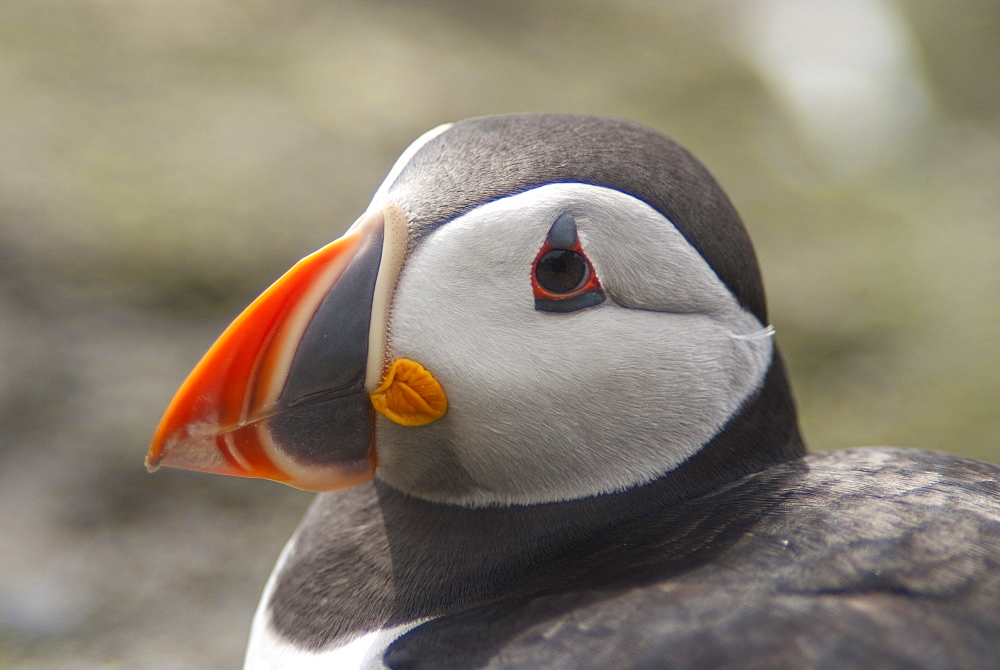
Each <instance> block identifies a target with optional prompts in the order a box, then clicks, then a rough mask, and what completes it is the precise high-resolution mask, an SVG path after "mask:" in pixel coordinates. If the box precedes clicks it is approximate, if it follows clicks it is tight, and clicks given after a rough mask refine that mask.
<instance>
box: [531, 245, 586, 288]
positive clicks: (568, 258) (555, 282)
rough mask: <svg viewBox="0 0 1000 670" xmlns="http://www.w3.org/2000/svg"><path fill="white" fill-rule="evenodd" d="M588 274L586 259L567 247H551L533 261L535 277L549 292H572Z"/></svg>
mask: <svg viewBox="0 0 1000 670" xmlns="http://www.w3.org/2000/svg"><path fill="white" fill-rule="evenodd" d="M589 276H590V266H589V265H588V264H587V259H585V258H584V257H583V256H581V255H580V254H578V253H577V252H575V251H570V250H569V249H553V250H552V251H549V252H547V253H545V254H542V257H541V258H539V259H538V262H537V263H535V279H536V280H537V281H538V285H539V286H541V287H542V288H543V289H545V290H546V291H548V292H549V293H556V294H560V293H572V292H573V291H575V290H577V289H578V288H580V287H581V286H582V285H583V284H584V282H586V281H587V278H588V277H589Z"/></svg>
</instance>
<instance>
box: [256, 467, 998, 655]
mask: <svg viewBox="0 0 1000 670" xmlns="http://www.w3.org/2000/svg"><path fill="white" fill-rule="evenodd" d="M998 481H1000V469H998V468H997V467H995V466H991V465H986V464H983V463H978V462H975V461H970V460H967V459H963V458H959V457H956V456H951V455H946V454H941V453H936V452H927V451H916V450H907V449H858V450H851V451H842V452H833V453H826V454H814V455H810V456H808V457H806V458H804V459H801V460H796V461H791V462H787V463H783V464H780V465H777V466H774V467H771V468H768V469H766V470H763V471H761V472H757V473H754V474H751V475H748V476H746V477H744V478H743V479H741V480H739V481H737V482H734V483H732V484H730V485H728V486H725V487H722V488H720V489H718V490H715V491H712V492H710V493H707V494H705V495H702V496H698V497H696V498H694V499H691V500H687V501H684V502H681V503H675V504H672V505H670V506H666V507H663V508H662V509H660V510H659V513H658V514H650V513H649V510H648V509H646V508H644V507H643V506H642V505H639V506H638V507H637V509H636V516H635V518H632V519H629V520H623V519H621V518H617V516H616V517H613V518H609V517H602V518H601V521H600V522H599V523H593V520H594V517H592V516H591V517H580V516H579V515H577V514H574V515H573V517H574V518H576V519H577V523H575V524H571V526H572V527H571V528H569V529H567V528H566V527H565V526H562V527H559V528H553V530H552V533H551V534H550V536H549V537H545V538H542V539H541V541H540V542H538V543H537V545H527V544H526V545H520V543H519V539H518V537H517V536H516V535H515V536H508V539H509V545H508V546H507V547H506V551H503V552H501V554H494V553H493V550H494V549H495V548H496V540H495V538H496V536H497V535H498V534H502V533H504V532H505V531H507V530H514V528H516V527H519V526H520V527H522V528H524V529H525V530H528V531H529V533H528V534H529V536H530V535H531V534H530V527H531V526H532V525H533V523H532V519H530V518H527V517H528V516H530V514H527V511H528V510H529V509H530V508H523V509H522V510H521V512H522V513H526V514H525V518H521V519H517V520H516V521H515V522H514V523H512V524H510V527H506V523H505V522H503V521H500V517H502V516H506V515H504V514H503V511H502V510H490V509H486V510H462V511H461V514H468V515H470V516H478V517H479V518H478V520H477V521H478V523H475V524H470V523H469V522H470V521H472V519H470V518H461V519H453V521H452V522H451V523H449V522H448V521H447V520H446V517H448V516H450V515H449V512H448V510H447V509H434V507H435V506H428V505H425V504H421V503H419V502H417V501H414V500H411V499H406V498H405V497H403V496H399V495H398V494H394V493H393V492H391V491H389V490H385V489H380V488H379V487H376V486H366V487H362V488H361V489H358V490H355V491H351V492H348V493H347V494H346V496H345V495H344V494H337V495H333V496H323V497H321V498H320V499H319V500H318V501H317V503H316V505H315V506H314V508H313V510H312V511H311V512H310V515H309V516H308V517H307V518H306V520H305V522H304V528H306V529H308V530H307V532H305V533H304V534H303V535H302V541H303V542H304V545H303V552H302V555H301V558H299V559H298V560H296V561H293V562H292V563H291V564H290V565H289V566H288V569H287V570H286V571H285V580H286V583H285V584H283V587H282V591H284V593H285V594H286V595H291V594H292V593H294V594H296V597H295V598H285V599H277V600H276V601H275V603H274V606H275V610H274V614H275V616H276V621H277V622H281V623H284V624H285V625H284V626H282V628H284V632H285V633H286V634H290V635H291V637H292V638H293V639H294V638H298V639H299V640H300V641H301V642H306V641H307V640H308V641H309V642H311V643H313V644H317V643H320V642H321V641H322V640H327V641H329V640H330V639H331V635H332V634H333V633H335V632H336V630H337V628H336V625H333V624H335V623H336V621H335V620H336V619H340V621H339V623H340V625H342V626H346V627H347V628H353V627H354V626H355V625H364V623H365V622H364V618H365V617H364V616H363V615H362V616H360V617H358V616H351V613H349V612H344V613H342V614H343V618H340V617H338V616H337V614H336V613H334V614H333V616H332V618H331V613H330V612H326V613H325V616H324V613H323V612H322V611H320V609H319V605H320V601H319V598H320V597H322V598H323V602H326V603H329V602H352V603H359V602H365V603H368V604H369V606H370V607H371V608H373V609H374V610H378V612H374V611H373V612H371V614H372V615H374V617H375V618H381V617H382V616H385V615H388V616H387V619H388V623H389V624H392V623H394V622H398V621H401V620H407V619H410V618H413V617H419V616H421V615H423V616H426V615H428V614H443V615H444V616H442V617H441V618H439V619H437V620H435V621H432V622H429V623H426V624H424V625H421V626H418V627H417V628H415V629H413V630H412V631H410V632H409V633H407V634H405V635H404V636H402V637H401V638H400V639H398V640H397V641H396V642H395V643H393V644H392V645H391V646H390V647H389V649H388V651H387V653H386V656H385V662H386V664H387V665H388V666H389V667H392V668H400V669H403V668H413V669H417V668H438V669H443V668H540V667H544V668H691V667H732V668H747V667H794V668H800V667H828V668H862V667H864V668H871V667H927V668H971V667H976V668H984V667H1000V502H998V501H1000V485H998ZM403 510H408V512H403ZM550 511H552V510H550ZM578 511H579V510H578ZM399 513H402V517H403V518H400V517H399ZM551 521H552V519H551V518H550V519H548V520H547V522H551ZM567 521H568V517H567ZM470 534H471V537H470ZM331 538H339V541H336V542H333V541H331ZM491 538H494V539H492V540H491ZM535 539H536V540H538V539H539V538H537V537H536V538H535ZM314 543H315V544H314ZM321 545H322V547H321ZM477 547H478V549H477ZM470 552H471V553H470ZM470 559H471V560H470ZM481 561H482V562H481ZM484 563H485V564H486V565H484ZM491 563H492V565H491ZM346 566H354V567H353V569H351V570H350V571H349V572H346V571H345V568H346ZM487 566H488V567H490V568H492V569H490V570H482V568H483V567H487ZM462 569H468V570H471V571H472V572H473V573H480V572H481V571H482V574H481V575H480V579H478V580H476V581H474V582H469V581H466V579H467V578H468V576H469V575H468V574H463V572H462ZM434 574H437V577H438V580H437V581H435V579H434V578H433V575H434ZM355 580H360V582H361V583H360V584H359V583H358V581H355ZM414 584H420V586H419V587H416V588H414V587H413V585H414ZM427 593H437V594H439V596H438V598H437V599H436V602H431V603H429V602H428V600H427V599H426V598H425V596H426V594H427ZM293 601H294V602H296V603H297V604H296V605H295V606H292V605H291V604H290V603H292V602H293ZM446 601H447V602H446ZM421 603H422V604H423V606H421ZM428 604H429V605H430V608H429V609H430V611H428V610H427V609H425V607H426V606H427V605H428ZM421 610H423V611H421ZM356 614H357V613H355V615H356ZM359 619H360V621H359ZM333 637H336V636H335V635H333Z"/></svg>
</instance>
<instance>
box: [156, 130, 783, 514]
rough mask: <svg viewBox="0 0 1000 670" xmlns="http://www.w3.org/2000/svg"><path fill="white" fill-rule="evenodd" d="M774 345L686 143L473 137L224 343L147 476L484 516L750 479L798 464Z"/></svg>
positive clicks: (290, 277)
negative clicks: (726, 477)
mask: <svg viewBox="0 0 1000 670" xmlns="http://www.w3.org/2000/svg"><path fill="white" fill-rule="evenodd" d="M772 332H773V331H772V329H771V328H770V327H769V325H768V320H767V313H766V306H765V301H764V290H763V286H762V283H761V279H760V273H759V271H758V269H757V262H756V259H755V256H754V252H753V248H752V246H751V244H750V240H749V238H748V236H747V234H746V232H745V230H744V228H743V225H742V223H741V222H740V219H739V216H738V214H737V213H736V211H735V209H734V208H733V206H732V205H731V204H730V202H729V200H728V198H727V197H726V196H725V194H724V193H723V191H722V190H721V189H720V188H719V186H718V185H717V184H716V182H715V181H714V179H713V178H712V177H711V175H709V173H708V172H707V171H706V170H705V168H704V167H703V166H702V165H701V164H700V163H699V162H698V161H697V159H695V158H694V157H693V156H692V155H691V154H689V153H688V152H687V151H685V150H684V149H683V148H681V147H680V146H679V145H677V144H676V143H674V142H673V141H672V140H670V139H668V138H666V137H664V136H662V135H660V134H658V133H656V132H654V131H651V130H649V129H647V128H644V127H641V126H638V125H635V124H632V123H628V122H623V121H617V120H609V119H602V118H595V117H588V116H574V115H549V114H525V115H513V116H500V117H487V118H482V119H473V120H469V121H463V122H460V123H456V124H450V125H445V126H441V127H439V128H436V129H434V130H432V131H430V132H428V133H426V134H424V135H423V136H422V137H420V138H419V139H417V141H416V142H414V144H413V145H411V146H410V147H409V148H408V149H407V150H406V151H405V152H404V153H403V155H402V156H401V157H400V158H399V160H398V161H397V163H396V165H395V166H394V167H393V169H392V170H391V172H390V173H389V175H388V177H387V178H386V180H385V181H384V182H383V184H382V185H381V187H380V188H379V189H378V191H377V193H376V194H375V197H374V199H373V201H372V203H371V205H370V206H369V207H368V210H367V211H366V212H365V213H364V214H363V215H362V216H361V217H360V218H359V219H358V220H357V221H356V222H355V223H354V225H353V226H352V227H351V228H350V229H349V230H348V231H347V233H346V234H345V235H344V236H343V237H342V238H341V239H339V240H337V241H335V242H333V243H332V244H330V245H328V246H326V247H324V248H323V249H320V250H319V251H317V252H316V253H314V254H312V255H311V256H308V257H307V258H305V259H303V260H302V261H300V262H299V263H298V264H297V265H295V266H294V267H293V268H292V269H291V270H290V271H289V272H288V273H286V274H285V275H284V276H283V277H281V278H280V279H279V280H278V281H277V282H276V283H275V284H274V285H272V286H271V287H270V288H269V289H268V290H267V291H266V292H265V293H264V294H263V295H262V296H260V297H259V298H258V299H257V300H256V301H254V303H253V304H251V305H250V307H249V308H247V310H246V311H245V312H244V313H243V314H241V315H240V316H239V317H238V318H237V319H236V321H234V323H233V324H232V325H231V326H230V327H229V328H228V329H227V330H226V331H225V332H224V333H223V334H222V336H221V337H220V338H219V340H218V341H217V342H216V343H215V345H214V346H213V347H212V348H211V349H210V350H209V352H208V353H207V354H206V355H205V357H204V358H203V359H202V361H201V362H200V363H199V364H198V366H197V367H196V368H195V370H194V371H193V372H192V373H191V375H190V377H189V378H188V379H187V381H186V382H185V383H184V385H183V386H182V387H181V389H180V391H179V392H178V394H177V396H176V397H175V399H174V400H173V402H172V404H171V405H170V407H169V408H168V409H167V412H166V414H165V415H164V417H163V419H162V421H161V423H160V426H159V428H158V430H157V432H156V435H155V437H154V439H153V442H152V445H151V447H150V450H149V454H148V456H147V465H148V466H149V467H150V468H151V469H152V468H155V467H157V466H159V465H167V466H172V467H181V468H189V469H194V470H203V471H208V472H216V473H221V474H229V475H239V476H246V477H262V478H267V479H274V480H277V481H280V482H284V483H286V484H289V485H291V486H295V487H297V488H302V489H306V490H313V491H327V490H334V489H339V488H345V487H350V486H354V485H357V484H359V483H362V482H364V481H367V480H369V479H371V478H372V477H373V476H377V477H378V478H380V479H381V480H383V481H384V482H385V483H386V484H388V485H389V486H391V487H393V488H396V489H398V490H400V491H402V492H405V493H407V494H410V495H413V496H416V497H419V498H423V499H426V500H430V501H434V502H442V503H450V504H458V505H464V506H484V505H497V504H501V505H504V504H534V503H543V502H554V501H562V500H573V499H578V498H583V497H588V496H593V495H599V494H603V493H611V492H615V491H621V490H625V489H629V488H632V487H635V486H639V485H642V484H645V483H648V482H651V481H653V480H656V479H660V478H662V477H669V476H670V475H671V474H672V473H675V472H681V471H685V472H689V471H691V468H690V465H691V463H699V462H704V464H705V466H704V467H702V468H700V470H698V471H699V472H700V476H702V477H708V478H713V477H714V478H717V479H718V478H723V475H722V474H721V473H722V472H723V471H725V472H728V473H730V475H731V476H734V475H738V474H742V472H744V471H747V470H749V469H753V468H754V467H759V466H760V464H762V463H766V462H770V461H773V460H779V459H783V458H791V457H794V456H797V455H799V454H800V453H801V451H802V447H801V441H800V440H799V439H798V433H797V429H796V427H795V417H794V408H793V406H792V402H791V395H790V392H789V390H788V387H787V383H786V381H785V376H784V370H783V368H782V367H781V364H780V358H779V357H778V354H777V350H776V348H775V346H774V344H773V339H772V337H771V334H772ZM735 424H740V425H741V426H743V427H744V428H745V427H746V426H755V427H756V428H754V430H749V431H747V432H746V439H733V438H732V436H730V437H729V438H724V434H725V433H726V432H727V431H728V430H730V429H731V428H732V427H733V426H734V425H735ZM772 425H773V426H774V427H773V428H771V427H769V426H772ZM775 436H776V437H777V439H774V438H775ZM699 459H700V460H699ZM741 464H742V465H741ZM686 476H690V475H686ZM680 483H681V482H679V485H680Z"/></svg>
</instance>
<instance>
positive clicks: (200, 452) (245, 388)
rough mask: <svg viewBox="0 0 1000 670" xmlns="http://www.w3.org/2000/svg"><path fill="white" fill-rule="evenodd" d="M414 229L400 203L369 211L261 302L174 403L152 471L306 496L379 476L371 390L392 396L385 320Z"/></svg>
mask: <svg viewBox="0 0 1000 670" xmlns="http://www.w3.org/2000/svg"><path fill="white" fill-rule="evenodd" d="M407 236H408V225H407V221H406V215H405V213H404V212H403V210H402V209H401V208H400V207H399V206H398V205H395V204H394V203H389V204H387V205H385V206H383V207H382V208H381V209H378V210H374V211H373V210H369V212H368V213H366V214H365V215H364V216H362V217H361V219H359V220H358V221H357V222H356V223H355V224H354V225H353V226H352V227H351V229H350V230H349V231H348V232H347V234H345V235H344V237H342V238H340V239H339V240H337V241H336V242H333V243H331V244H329V245H327V246H326V247H324V248H322V249H320V250H319V251H317V252H316V253H314V254H312V255H310V256H307V257H306V258H304V259H303V260H301V261H299V263H297V264H296V265H295V266H294V267H293V268H292V269H291V270H289V271H288V272H287V273H286V274H285V275H284V276H283V277H281V278H280V279H279V280H278V281H277V282H275V283H274V284H273V285H272V286H271V287H270V288H268V289H267V290H266V291H265V292H264V294H263V295H261V296H260V297H259V298H257V299H256V300H255V301H254V302H253V303H252V304H251V305H250V306H249V307H248V308H247V309H246V310H245V311H244V312H243V313H242V314H241V315H240V316H239V317H237V319H236V320H235V321H234V322H233V323H232V325H230V326H229V328H228V329H226V331H225V332H224V333H223V334H222V336H221V337H220V338H219V339H218V341H216V343H215V344H214V345H213V346H212V348H211V349H210V350H209V351H208V353H207V354H205V356H204V358H202V360H201V362H200V363H198V365H197V367H196V368H195V369H194V371H193V372H192V373H191V375H190V376H189V377H188V378H187V381H185V382H184V384H183V385H182V386H181V388H180V390H179V391H178V392H177V395H176V396H175V397H174V399H173V401H172V402H171V404H170V406H169V407H168V408H167V411H166V413H165V414H164V416H163V419H162V420H161V421H160V425H159V427H158V429H157V431H156V434H155V436H154V437H153V441H152V444H151V445H150V447H149V452H148V454H147V456H146V466H147V467H148V468H149V469H150V471H152V470H155V469H156V468H157V467H159V466H161V465H166V466H169V467H177V468H185V469H189V470H200V471H203V472H213V473H218V474H225V475H236V476H240V477H258V478H264V479H273V480H276V481H279V482H283V483H285V484H288V485H290V486H294V487H296V488H301V489H305V490H310V491H330V490H335V489H342V488H347V487H350V486H354V485H357V484H360V483H362V482H365V481H367V480H369V479H371V478H372V476H373V475H374V472H375V466H376V450H375V437H374V423H375V414H374V407H373V402H374V401H375V398H376V395H377V393H376V394H373V392H378V393H382V394H383V395H384V392H385V389H382V386H384V385H385V382H384V381H383V377H384V376H388V375H387V373H388V370H389V368H390V366H388V365H387V364H386V363H387V362H386V361H385V360H384V349H385V346H384V345H385V343H384V337H385V322H386V319H387V314H388V308H389V304H390V302H391V297H392V292H393V289H394V287H395V282H396V278H397V276H398V273H399V270H400V268H401V267H402V262H403V257H404V255H405V249H406V241H407ZM428 374H429V373H428ZM380 389H382V390H381V391H380ZM438 390H440V387H438ZM442 395H443V391H442ZM370 396H371V397H370ZM379 397H381V396H379ZM379 411H382V410H379ZM384 413H385V412H383V414H384ZM442 413H443V412H442ZM431 420H433V419H431ZM414 425H415V424H414Z"/></svg>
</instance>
